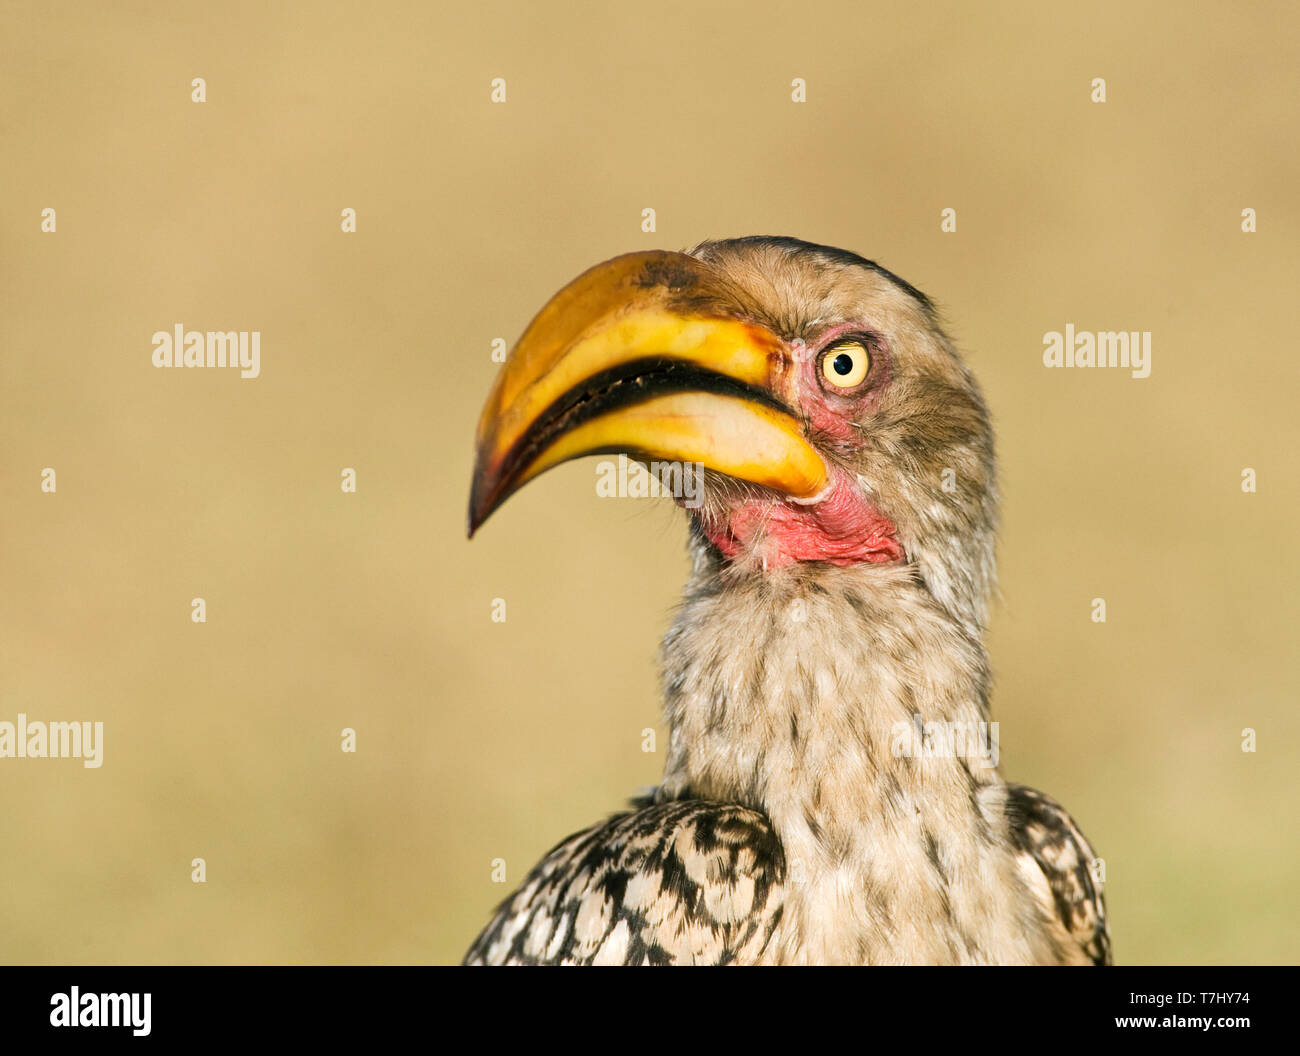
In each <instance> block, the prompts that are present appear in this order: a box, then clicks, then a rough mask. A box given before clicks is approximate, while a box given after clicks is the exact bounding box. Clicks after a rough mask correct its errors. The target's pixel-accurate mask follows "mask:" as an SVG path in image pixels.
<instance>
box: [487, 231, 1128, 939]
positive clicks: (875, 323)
mask: <svg viewBox="0 0 1300 1056" xmlns="http://www.w3.org/2000/svg"><path fill="white" fill-rule="evenodd" d="M598 451H605V452H607V451H625V452H627V453H629V454H630V455H632V456H633V457H637V458H639V459H641V460H643V461H645V462H647V463H651V462H655V461H657V460H662V461H664V462H665V463H670V462H671V464H680V462H681V461H686V462H687V463H688V464H690V463H698V464H700V465H702V467H703V470H702V478H701V479H702V481H703V485H704V487H703V495H702V500H703V501H702V502H700V503H699V504H695V503H690V504H685V505H688V515H689V522H688V523H689V525H690V548H691V553H692V557H693V568H692V573H691V576H690V579H689V581H688V583H687V587H686V592H685V597H684V600H683V603H682V605H681V607H680V609H679V611H678V613H677V615H676V617H675V619H674V622H673V625H672V627H671V628H670V630H669V632H668V634H667V635H666V637H665V639H664V643H663V650H662V667H663V693H664V703H665V713H666V719H667V724H668V727H669V744H668V752H667V760H666V765H665V772H664V779H663V783H662V784H661V786H660V787H659V789H658V790H657V791H656V792H655V794H654V796H653V797H652V799H651V800H649V801H646V802H643V803H641V804H638V805H637V807H636V809H634V810H633V811H632V812H631V813H626V814H620V815H616V816H614V817H612V818H610V819H609V820H608V821H606V822H604V823H601V824H599V825H596V826H594V827H592V828H590V829H588V830H585V831H584V832H581V833H578V834H577V835H575V836H572V837H570V838H569V839H568V840H565V841H564V842H563V843H561V844H560V845H559V846H558V847H556V848H555V850H553V851H552V852H551V853H550V854H549V855H547V856H546V858H545V859H544V860H543V861H542V863H541V864H540V865H539V866H538V867H537V868H536V869H535V870H534V871H533V872H532V873H531V874H530V875H529V877H528V878H527V879H526V880H525V881H524V883H523V885H522V886H521V887H520V889H519V890H518V891H517V892H516V893H515V894H514V895H513V896H511V897H510V898H509V899H507V900H506V902H505V903H503V905H502V906H501V907H500V909H499V910H498V912H497V914H496V916H495V918H494V919H493V920H492V922H491V923H490V924H489V925H488V927H487V928H486V929H485V930H484V931H483V933H482V934H481V935H480V936H479V938H478V939H477V940H476V941H475V942H474V944H473V946H472V947H471V949H470V951H469V953H468V954H467V955H466V962H467V963H471V964H482V963H497V964H502V963H525V964H527V963H557V964H643V963H653V964H658V963H674V964H698V963H704V964H722V963H726V964H810V963H855V964H918V963H924V964H942V963H947V964H1090V963H1091V964H1101V963H1109V960H1110V942H1109V935H1108V932H1107V925H1106V914H1105V907H1104V901H1103V898H1102V894H1101V889H1100V884H1099V883H1097V882H1096V881H1095V880H1094V872H1095V870H1094V865H1095V862H1096V859H1095V856H1094V854H1093V852H1092V850H1091V848H1090V847H1089V845H1088V843H1087V841H1086V840H1085V839H1084V838H1083V836H1082V834H1081V833H1080V832H1079V830H1078V829H1077V827H1076V826H1075V825H1074V823H1073V821H1072V820H1071V819H1070V817H1069V815H1068V814H1066V812H1065V811H1064V810H1063V809H1062V808H1061V807H1060V806H1058V805H1057V804H1056V803H1055V802H1053V801H1052V800H1050V799H1049V798H1047V797H1046V796H1043V795H1042V794H1040V793H1037V792H1034V791H1032V790H1030V789H1026V788H1023V787H1021V786H1017V785H1010V784H1007V783H1006V782H1005V780H1004V779H1003V778H1002V776H1001V774H1000V773H999V771H998V769H997V765H996V763H997V760H996V755H995V753H994V754H993V755H990V754H988V753H987V751H985V752H984V753H983V754H981V752H980V751H977V750H974V748H975V747H977V746H979V745H983V747H984V749H987V748H988V742H987V733H988V730H989V726H988V723H989V707H988V695H989V682H990V678H989V668H988V658H987V654H986V652H985V649H984V645H983V631H984V621H985V618H986V612H987V603H988V598H989V595H990V593H991V590H992V586H993V577H994V561H993V547H994V537H995V532H996V516H997V494H996V481H995V474H994V460H993V443H992V431H991V429H990V427H989V422H988V415H987V411H986V410H985V407H984V403H983V400H982V398H981V396H980V393H979V390H978V387H977V386H976V384H975V381H974V379H973V377H972V376H971V375H970V373H969V371H968V370H967V369H966V367H965V366H964V364H962V362H961V360H960V359H959V357H958V356H957V355H956V353H955V352H954V351H953V348H952V345H951V343H950V342H949V340H948V338H947V337H946V335H945V334H944V333H943V331H942V329H941V327H940V326H939V323H938V320H937V317H936V314H935V311H934V309H933V306H932V305H931V304H930V302H929V301H928V300H927V299H926V298H925V297H924V296H923V295H921V294H920V293H919V292H918V291H916V290H915V289H914V288H913V287H911V286H909V285H908V284H907V283H904V282H903V281H902V280H900V279H898V278H897V277H896V276H894V275H892V274H891V273H889V272H887V271H885V270H884V269H882V268H880V267H878V266H877V265H875V264H873V263H871V262H870V261H866V260H864V259H862V258H860V257H857V256H855V255H853V254H849V253H845V252H843V251H840V250H833V249H828V248H826V247H820V246H814V245H811V244H808V243H803V242H798V241H796V240H793V239H772V238H758V239H736V240H732V241H729V242H718V243H706V244H704V245H703V246H700V247H698V248H697V249H696V250H694V251H692V253H691V254H668V253H649V254H630V255H628V256H627V257H620V258H616V259H615V260H613V261H610V262H607V263H606V264H604V265H600V266H598V267H597V268H594V269H592V270H591V271H589V272H587V273H586V274H585V275H583V276H581V277H580V278H579V279H577V280H575V281H574V283H572V284H570V286H569V287H566V288H565V290H563V291H561V293H559V294H557V295H556V297H555V298H554V299H553V300H552V301H551V302H550V304H548V305H547V306H546V307H545V308H544V309H543V310H542V312H541V313H539V315H538V317H537V318H536V319H535V320H534V322H533V324H532V325H531V326H530V327H529V330H528V331H527V332H526V333H525V334H524V336H523V337H522V338H521V340H520V342H519V344H518V345H517V346H516V348H515V350H514V351H513V352H512V355H511V359H510V361H508V362H507V364H506V366H505V368H504V369H503V373H502V375H501V377H500V378H499V379H498V382H497V385H496V386H495V387H494V390H493V393H492V395H491V396H490V397H489V400H488V404H487V407H486V408H485V411H484V415H483V418H482V420H481V422H480V430H479V460H478V465H477V468H476V473H475V483H474V490H473V495H472V496H471V527H472V528H473V527H477V525H478V524H480V523H481V522H482V521H483V520H484V519H485V518H486V517H487V516H488V515H489V514H490V513H491V512H492V510H494V509H495V508H496V507H497V506H499V505H500V503H501V502H502V501H504V499H505V498H506V497H508V496H509V494H511V493H512V492H513V491H514V490H517V488H519V487H521V486H522V485H523V484H524V483H526V482H527V481H528V480H530V479H532V478H533V477H534V476H536V475H537V474H538V473H540V472H542V471H544V470H545V469H547V468H549V467H550V466H552V465H555V464H558V463H559V462H561V461H564V460H566V459H569V458H574V457H578V456H580V455H582V454H587V453H592V452H598ZM976 734H980V735H981V736H983V737H984V740H982V741H981V740H980V738H979V737H978V736H975V735H976Z"/></svg>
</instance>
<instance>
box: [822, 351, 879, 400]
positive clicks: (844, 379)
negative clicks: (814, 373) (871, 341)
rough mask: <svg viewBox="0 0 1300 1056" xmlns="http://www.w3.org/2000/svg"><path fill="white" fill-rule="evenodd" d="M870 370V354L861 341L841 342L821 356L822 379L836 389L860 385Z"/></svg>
mask: <svg viewBox="0 0 1300 1056" xmlns="http://www.w3.org/2000/svg"><path fill="white" fill-rule="evenodd" d="M870 369H871V353H869V352H868V351H867V346H866V345H864V344H863V343H862V342H861V341H841V342H840V343H839V344H836V345H832V346H831V347H830V348H828V349H827V350H826V351H825V353H823V354H822V377H823V378H825V379H826V380H827V381H829V382H830V383H831V384H832V385H834V386H835V388H837V389H852V388H856V387H857V386H858V385H861V384H862V382H863V380H864V379H865V378H866V376H867V372H868V371H869V370H870Z"/></svg>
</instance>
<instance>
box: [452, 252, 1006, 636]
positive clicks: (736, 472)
mask: <svg viewBox="0 0 1300 1056" xmlns="http://www.w3.org/2000/svg"><path fill="white" fill-rule="evenodd" d="M477 447H478V450H477V461H476V465H475V469H474V481H473V489H472V493H471V496H470V508H469V529H470V534H473V532H474V531H475V530H476V529H477V528H478V527H479V526H480V525H481V524H482V523H483V522H484V521H485V520H486V519H487V518H488V516H490V515H491V513H492V512H493V511H494V510H496V509H497V507H498V506H500V505H501V503H502V502H504V501H505V500H506V498H508V497H509V496H510V495H511V494H512V493H513V492H515V491H516V490H518V489H519V488H520V487H522V486H523V485H524V484H526V483H527V482H528V481H530V480H532V479H533V478H534V477H536V476H537V475H539V474H540V473H542V472H544V471H545V470H547V469H550V468H551V467H553V466H556V465H558V464H560V463H561V462H565V461H568V460H569V459H574V458H578V457H580V456H583V455H588V454H597V453H613V452H620V453H626V454H627V455H629V456H630V457H632V458H634V459H637V460H639V461H642V462H644V463H661V464H678V465H680V464H690V465H693V466H702V467H703V473H702V476H703V488H702V497H701V498H702V501H700V502H699V504H698V506H697V505H696V504H695V503H692V504H691V505H692V506H693V507H695V508H692V509H690V511H689V512H690V516H691V518H692V537H693V540H694V543H695V546H696V547H697V558H698V559H699V560H701V561H703V562H704V564H705V565H706V566H708V567H709V568H710V570H711V571H717V572H722V573H725V574H726V575H728V576H745V577H757V576H773V575H784V574H791V570H793V573H794V574H809V573H810V572H811V570H814V569H817V568H822V569H825V568H827V567H828V566H840V567H841V568H843V567H846V566H850V567H856V568H860V569H861V570H862V571H863V574H869V573H870V571H871V569H872V568H874V567H877V566H880V565H896V564H905V565H908V566H910V567H911V568H912V569H914V571H915V574H916V576H917V579H918V581H919V585H921V586H922V587H923V588H924V589H927V590H928V591H929V592H930V593H931V594H932V595H933V596H934V598H935V599H936V600H937V601H938V602H939V603H940V604H941V605H942V606H943V607H944V608H946V609H947V610H948V611H949V612H950V613H952V615H953V616H955V617H956V618H957V619H959V620H960V621H961V622H962V624H963V625H964V626H966V627H967V628H969V629H970V630H971V631H972V632H978V630H979V629H980V628H981V627H982V624H983V620H984V615H985V607H986V603H987V599H988V594H989V592H990V590H991V588H992V582H993V574H994V566H993V540H994V530H995V521H996V496H995V489H994V479H993V474H994V470H993V441H992V433H991V430H990V427H989V422H988V415H987V412H986V410H985V407H984V403H983V400H982V399H981V397H980V393H979V390H978V388H977V386H976V384H975V382H974V379H973V378H972V376H971V375H970V373H969V372H968V370H967V369H966V367H965V366H964V365H963V364H962V362H961V361H960V360H959V359H958V357H957V355H956V353H955V352H954V350H953V348H952V345H951V343H950V341H949V340H948V338H947V337H946V336H945V334H944V333H943V331H942V329H941V328H940V326H939V324H938V321H937V318H936V313H935V310H934V307H933V305H932V304H931V303H930V301H929V300H928V299H927V298H926V297H925V296H924V295H923V294H921V293H920V292H919V291H917V290H916V289H914V288H913V287H912V286H910V285H908V284H907V283H906V282H904V281H902V280H901V279H899V278H898V277H897V276H895V275H893V274H891V273H890V272H888V271H886V270H885V269H884V268H881V267H879V266H878V265H876V264H874V263H873V262H871V261H869V260H865V259H863V258H862V257H859V256H857V255H856V254H853V253H849V252H845V251H843V250H838V249H832V248H829V247H825V246H818V245H813V244H810V243H807V242H801V241H798V240H795V239H789V238H769V237H751V238H739V239H730V240H727V241H719V242H706V243H704V244H702V245H700V246H698V247H696V248H695V249H694V250H692V251H690V252H689V253H672V252H662V251H650V252H641V253H630V254H627V255H625V256H620V257H615V258H614V259H613V260H609V261H606V262H605V263H603V264H598V265H596V266H595V267H594V268H592V269H590V270H589V271H587V272H585V273H584V274H582V275H580V276H579V277H578V278H577V279H575V280H574V281H573V282H571V283H570V284H569V285H568V286H566V287H565V288H564V289H562V290H561V291H560V292H559V293H557V294H556V295H555V296H554V297H553V298H552V299H551V300H550V302H549V303H548V304H546V306H545V307H543V308H542V310H541V311H540V312H539V313H538V315H537V316H536V318H535V319H534V320H533V321H532V323H531V324H530V325H529V327H528V329H527V330H526V331H525V332H524V334H523V336H522V337H521V338H520V340H519V342H518V344H517V345H516V346H515V348H514V349H513V351H512V352H511V354H510V356H509V357H508V359H507V361H506V363H505V364H504V366H503V368H502V369H501V372H500V374H499V375H498V377H497V379H496V382H495V384H494V385H493V388H492V391H491V394H490V395H489V396H488V400H487V404H486V406H485V407H484V409H483V414H482V417H481V419H480V421H479V427H478V440H477Z"/></svg>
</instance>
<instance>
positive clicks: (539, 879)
mask: <svg viewBox="0 0 1300 1056" xmlns="http://www.w3.org/2000/svg"><path fill="white" fill-rule="evenodd" d="M1008 793H1009V796H1008V807H1007V813H1008V816H1009V822H1010V824H1009V832H1010V835H1011V839H1012V842H1013V844H1014V846H1015V847H1016V850H1017V851H1018V852H1019V854H1018V861H1019V863H1020V866H1021V868H1022V869H1023V870H1024V871H1025V873H1026V874H1027V875H1029V876H1031V883H1035V884H1037V883H1039V882H1040V881H1038V880H1037V879H1032V877H1033V874H1035V873H1037V874H1039V875H1040V876H1041V882H1044V883H1046V884H1047V886H1048V888H1049V889H1050V891H1051V897H1052V900H1053V902H1054V903H1055V905H1056V914H1057V919H1058V920H1059V921H1060V922H1061V925H1062V927H1063V929H1064V931H1065V932H1067V933H1068V935H1069V939H1068V940H1064V941H1062V943H1061V949H1062V951H1063V957H1062V960H1063V962H1064V961H1076V962H1077V961H1078V957H1077V955H1076V954H1075V948H1077V949H1078V950H1080V951H1082V953H1083V956H1084V957H1085V958H1086V961H1087V962H1090V963H1092V964H1098V965H1100V964H1109V963H1110V937H1109V934H1108V932H1107V927H1106V915H1105V906H1104V904H1103V903H1102V900H1101V895H1100V891H1099V889H1098V888H1097V886H1096V885H1095V884H1094V882H1093V879H1092V875H1091V872H1090V870H1089V868H1088V863H1089V862H1090V861H1091V860H1092V858H1093V855H1092V850H1091V848H1090V847H1089V846H1088V843H1087V841H1086V840H1085V839H1084V837H1083V834H1082V833H1081V832H1079V830H1078V829H1077V828H1076V827H1075V825H1074V822H1073V821H1072V820H1071V819H1070V816H1069V815H1068V814H1066V812H1065V811H1064V810H1063V809H1062V808H1061V806H1060V805H1059V804H1057V803H1055V802H1054V801H1053V800H1051V799H1049V798H1048V797H1047V796H1044V795H1043V794H1042V793H1041V792H1035V791H1034V790H1033V789H1029V788H1024V787H1023V786H1019V785H1012V786H1009V788H1008ZM633 806H634V807H635V808H636V809H635V810H633V811H630V812H628V813H624V814H616V815H614V816H613V817H611V818H609V819H608V820H606V821H604V822H601V823H600V824H598V825H593V826H592V827H591V828H589V829H584V830H583V831H582V832H579V833H576V834H574V835H573V836H570V837H569V838H568V839H567V840H565V841H564V842H563V843H561V844H560V845H559V846H558V847H556V848H555V849H554V850H552V851H551V852H550V853H549V854H547V855H546V857H545V858H543V859H542V861H541V862H540V863H539V864H538V865H537V867H536V868H535V869H534V870H533V871H532V872H531V873H530V874H529V876H528V878H527V879H526V880H525V881H524V883H523V884H522V885H521V886H520V888H519V890H518V891H517V892H515V893H514V894H513V895H511V897H510V898H508V899H506V901H505V902H504V903H502V905H501V906H500V907H499V909H498V911H497V913H496V916H495V917H494V918H493V919H492V921H491V923H490V924H488V926H487V927H486V928H485V929H484V930H483V933H482V934H481V935H480V936H479V937H478V939H476V940H475V942H474V945H473V947H472V948H471V949H470V951H469V953H468V954H466V956H465V963H466V964H470V965H475V964H478V965H482V964H516V965H539V964H566V965H629V966H632V965H667V964H706V965H726V964H737V963H741V964H744V963H751V964H759V963H763V961H764V954H765V952H766V951H767V950H768V948H769V946H770V944H771V942H772V937H773V935H774V934H775V932H776V929H777V928H778V926H779V925H780V923H781V911H782V908H783V905H784V891H785V884H786V882H787V875H786V863H785V857H784V854H783V853H782V849H781V842H780V840H779V839H777V837H776V834H775V833H774V832H773V831H772V828H771V826H770V825H769V824H768V821H767V818H766V817H765V816H764V815H763V814H761V813H760V812H758V811H754V810H749V809H747V808H745V807H741V806H738V805H736V804H734V803H713V802H709V801H707V800H700V799H683V800H670V801H668V802H665V803H657V804H656V803H654V802H653V801H638V802H636V803H634V804H633Z"/></svg>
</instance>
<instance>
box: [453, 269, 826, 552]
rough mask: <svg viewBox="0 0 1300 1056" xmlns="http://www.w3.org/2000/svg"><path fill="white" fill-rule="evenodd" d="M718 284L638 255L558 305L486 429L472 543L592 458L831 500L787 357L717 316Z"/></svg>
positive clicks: (549, 307) (777, 344) (516, 363)
mask: <svg viewBox="0 0 1300 1056" xmlns="http://www.w3.org/2000/svg"><path fill="white" fill-rule="evenodd" d="M717 283H718V280H717V278H716V276H715V275H714V274H713V272H712V271H711V269H710V268H709V267H708V265H705V264H703V263H701V262H700V261H698V260H696V259H695V258H694V257H690V256H687V255H686V254H684V253H666V252H661V251H652V252H647V253H629V254H627V255H625V256H621V257H615V258H614V259H613V260H608V261H606V262H605V263H603V264H598V265H596V267H594V268H592V269H591V270H589V271H587V272H585V273H583V274H582V275H580V276H578V278H576V279H575V280H574V281H573V282H571V283H570V284H569V285H568V286H566V287H565V288H564V289H562V290H561V291H560V292H559V293H557V294H556V295H555V296H554V297H552V298H551V300H550V301H549V302H548V303H547V304H546V306H545V307H544V308H543V309H542V310H541V311H540V312H539V313H538V314H537V317H536V318H535V319H534V320H533V321H532V323H531V324H529V326H528V329H527V330H525V331H524V335H523V336H522V337H521V338H520V339H519V343H518V344H517V345H516V346H515V348H514V350H513V351H512V352H511V353H510V355H509V357H507V359H506V362H505V363H504V364H503V366H502V368H501V372H500V374H499V375H498V376H497V380H496V383H495V384H494V385H493V386H492V391H491V393H490V394H489V395H488V399H487V403H486V405H485V406H484V408H483V414H482V417H481V418H480V419H479V426H478V445H477V446H478V453H477V459H476V462H475V467H474V482H473V488H472V490H471V493H470V504H469V530H470V534H471V535H473V533H474V531H475V530H476V529H477V528H478V527H479V525H481V524H482V523H483V522H484V521H485V520H487V518H488V517H489V516H490V515H491V513H492V512H493V511H494V510H495V509H496V508H497V507H498V506H500V505H501V503H503V502H504V501H505V500H506V499H507V498H509V496H510V495H512V494H513V493H514V492H516V491H518V490H519V489H520V488H521V487H523V485H524V484H526V483H527V482H528V481H530V480H532V479H533V478H534V477H536V476H537V475H538V474H540V473H542V472H544V471H545V470H547V469H550V468H551V467H553V466H557V465H559V464H560V463H561V462H567V461H569V460H570V459H574V458H580V457H581V456H583V455H590V454H608V453H615V452H619V453H624V454H627V455H629V456H630V457H632V458H635V459H638V460H640V461H643V462H651V461H656V462H669V463H679V464H684V463H693V464H698V465H702V466H704V467H705V468H708V469H712V470H716V471H717V472H719V473H726V474H728V475H729V476H732V477H737V478H739V479H741V480H747V481H751V482H753V483H755V484H762V485H765V486H767V487H770V488H775V489H777V490H778V491H781V492H783V493H785V494H786V495H789V496H791V497H794V498H798V499H811V498H813V497H814V496H816V495H817V494H818V493H819V492H821V491H822V490H823V488H824V487H825V485H826V482H827V479H828V472H827V469H826V464H825V462H823V461H822V458H821V456H820V455H818V454H817V452H816V451H815V450H814V449H813V448H812V447H811V446H810V445H809V443H808V441H807V440H806V439H804V435H803V429H802V428H801V426H800V423H799V420H798V419H797V418H796V417H795V416H794V415H793V414H792V413H791V412H790V411H789V410H788V409H787V408H786V407H785V405H784V404H783V403H782V402H781V400H780V399H779V398H778V397H777V396H776V395H775V392H774V389H775V388H776V386H777V385H778V384H782V383H783V379H784V378H786V377H788V376H789V375H790V374H791V371H792V362H791V358H790V355H789V352H788V350H787V348H786V346H785V345H784V343H783V342H782V341H781V339H780V338H778V337H777V336H776V335H775V334H773V333H772V332H771V331H770V330H767V329H766V328H765V327H762V326H759V325H757V324H754V323H747V322H742V321H740V320H738V319H735V318H730V317H728V316H726V315H724V314H721V313H719V312H718V311H716V309H715V308H713V309H711V305H716V304H717V303H718V302H719V301H720V297H719V294H720V293H721V291H720V289H719V287H718V285H717Z"/></svg>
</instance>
